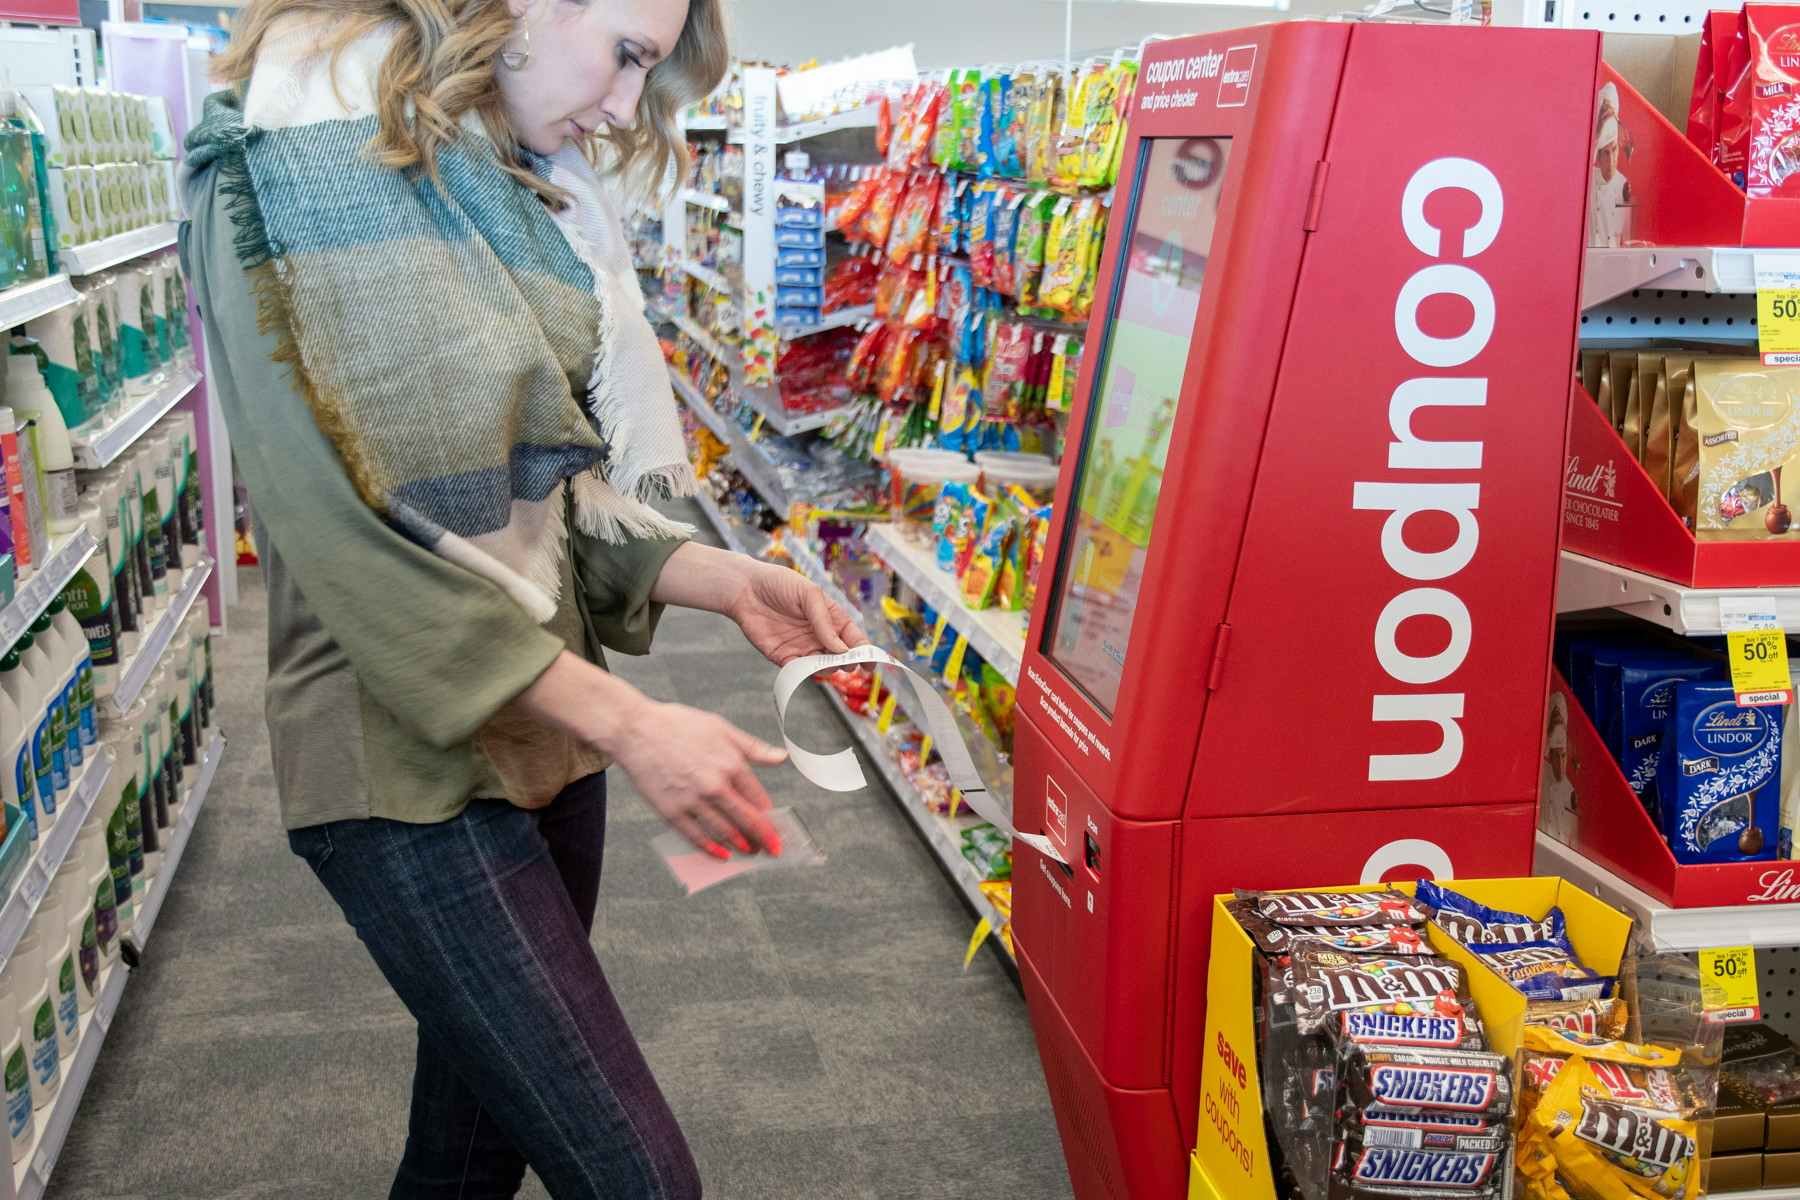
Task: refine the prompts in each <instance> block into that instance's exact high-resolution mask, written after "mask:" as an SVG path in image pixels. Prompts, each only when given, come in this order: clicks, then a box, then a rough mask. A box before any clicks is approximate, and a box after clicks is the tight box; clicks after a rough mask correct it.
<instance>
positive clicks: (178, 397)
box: [69, 371, 200, 471]
mask: <svg viewBox="0 0 1800 1200" xmlns="http://www.w3.org/2000/svg"><path fill="white" fill-rule="evenodd" d="M199 385H200V376H199V375H198V374H195V373H193V372H191V371H182V372H180V373H179V374H177V375H176V376H175V378H173V379H171V380H169V381H168V382H166V383H164V384H163V385H162V386H161V387H159V388H157V389H156V390H155V391H153V392H151V393H150V394H149V395H147V396H144V397H141V398H140V399H139V400H138V401H137V403H136V404H134V405H132V406H131V407H130V408H129V409H127V410H126V411H125V412H124V414H123V415H121V416H120V417H119V419H118V420H116V421H113V422H111V423H109V424H105V425H101V424H96V423H93V422H90V423H89V424H87V425H79V426H76V427H75V428H74V429H72V430H70V431H69V445H70V446H71V447H72V448H73V449H74V451H75V465H76V466H77V467H79V468H81V469H82V470H83V471H98V470H99V469H100V468H102V467H107V466H111V465H112V463H113V462H114V460H116V459H117V458H118V457H119V455H121V454H123V453H125V451H127V450H129V449H130V448H131V445H132V443H133V442H135V441H137V440H138V439H139V438H141V437H143V436H144V433H145V431H146V430H148V429H149V428H150V427H151V426H152V425H154V424H156V423H157V422H158V421H160V420H162V419H163V417H164V416H165V415H166V414H167V413H168V411H169V410H170V409H172V408H174V407H175V406H176V405H177V404H180V403H181V402H182V400H184V399H185V398H186V397H187V394H188V393H189V392H191V391H193V390H194V389H195V388H196V387H198V386H199Z"/></svg>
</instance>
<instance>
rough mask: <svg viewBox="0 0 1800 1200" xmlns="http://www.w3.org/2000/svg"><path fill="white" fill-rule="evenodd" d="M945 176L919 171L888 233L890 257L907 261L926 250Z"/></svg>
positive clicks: (913, 177) (908, 187) (934, 172)
mask: <svg viewBox="0 0 1800 1200" xmlns="http://www.w3.org/2000/svg"><path fill="white" fill-rule="evenodd" d="M942 179H943V176H942V175H940V174H938V173H937V172H936V171H918V172H915V173H914V174H913V176H912V181H911V183H910V184H909V185H908V186H907V189H906V197H905V199H904V200H902V201H901V203H900V207H899V211H898V212H896V213H895V215H894V222H893V227H892V229H891V231H890V232H889V234H888V241H887V253H888V257H889V258H891V259H893V260H895V261H896V262H901V263H904V262H908V261H910V260H911V259H913V258H914V257H916V256H917V255H919V254H921V253H923V252H924V250H925V242H926V237H927V235H928V233H929V232H930V226H931V215H932V213H933V212H935V211H936V210H937V199H938V185H939V183H940V182H941V181H942Z"/></svg>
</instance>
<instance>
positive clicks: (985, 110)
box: [975, 75, 1012, 179]
mask: <svg viewBox="0 0 1800 1200" xmlns="http://www.w3.org/2000/svg"><path fill="white" fill-rule="evenodd" d="M1011 84H1012V80H1011V79H1010V78H1009V77H1008V76H1005V75H990V76H988V77H987V78H986V79H984V80H982V81H981V115H980V123H981V128H980V133H979V136H977V137H976V139H975V148H976V149H975V157H976V160H977V162H976V167H975V169H976V170H978V171H979V172H980V174H981V176H982V177H983V178H984V179H991V178H993V177H994V175H996V174H997V173H998V172H997V171H996V170H995V165H994V164H995V160H996V158H997V157H998V156H997V153H996V151H995V148H994V139H995V138H996V137H997V136H998V135H999V133H1000V127H1001V125H1002V124H1003V123H1004V122H1005V120H1006V94H1007V92H1008V90H1009V89H1010V88H1011Z"/></svg>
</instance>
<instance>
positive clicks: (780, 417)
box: [738, 386, 844, 437]
mask: <svg viewBox="0 0 1800 1200" xmlns="http://www.w3.org/2000/svg"><path fill="white" fill-rule="evenodd" d="M738 395H740V396H742V397H743V398H744V399H745V400H747V401H749V403H750V407H751V408H754V409H755V410H756V411H757V412H759V413H761V414H762V417H763V420H764V421H765V422H767V424H768V426H769V428H770V429H773V430H774V431H775V432H776V433H779V434H780V435H781V436H782V437H793V436H795V435H796V434H801V433H811V432H812V431H813V430H815V429H823V428H825V426H827V425H829V424H831V422H833V421H834V420H836V419H837V417H838V415H839V414H840V413H842V412H843V411H844V410H843V409H842V408H832V409H827V410H825V411H824V412H811V413H790V412H788V411H787V409H785V408H783V407H782V404H781V394H780V392H778V391H777V390H776V389H775V388H774V387H773V386H770V387H743V388H739V389H738Z"/></svg>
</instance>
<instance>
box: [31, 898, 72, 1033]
mask: <svg viewBox="0 0 1800 1200" xmlns="http://www.w3.org/2000/svg"><path fill="white" fill-rule="evenodd" d="M67 912H68V909H67V906H66V905H65V903H64V896H63V893H61V892H59V891H58V890H57V889H56V888H51V889H50V890H49V891H47V892H45V893H44V900H43V903H41V904H39V905H38V910H37V914H36V915H35V916H33V917H32V918H31V923H32V924H33V925H36V926H38V927H39V928H40V929H41V930H42V931H43V939H44V942H43V945H44V971H45V974H47V975H48V976H49V977H50V1000H51V1003H52V1005H53V1006H54V1008H55V1010H56V1053H57V1055H58V1057H61V1058H68V1057H69V1056H70V1055H71V1054H74V1053H75V1043H76V1042H77V1041H78V1040H79V1039H80V1037H81V996H80V992H81V985H80V984H79V983H77V982H76V976H77V975H78V974H79V973H80V968H79V967H78V966H77V965H76V960H75V948H74V947H73V946H72V945H70V944H69V922H68V918H67V916H66V915H65V914H66V913H67Z"/></svg>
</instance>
